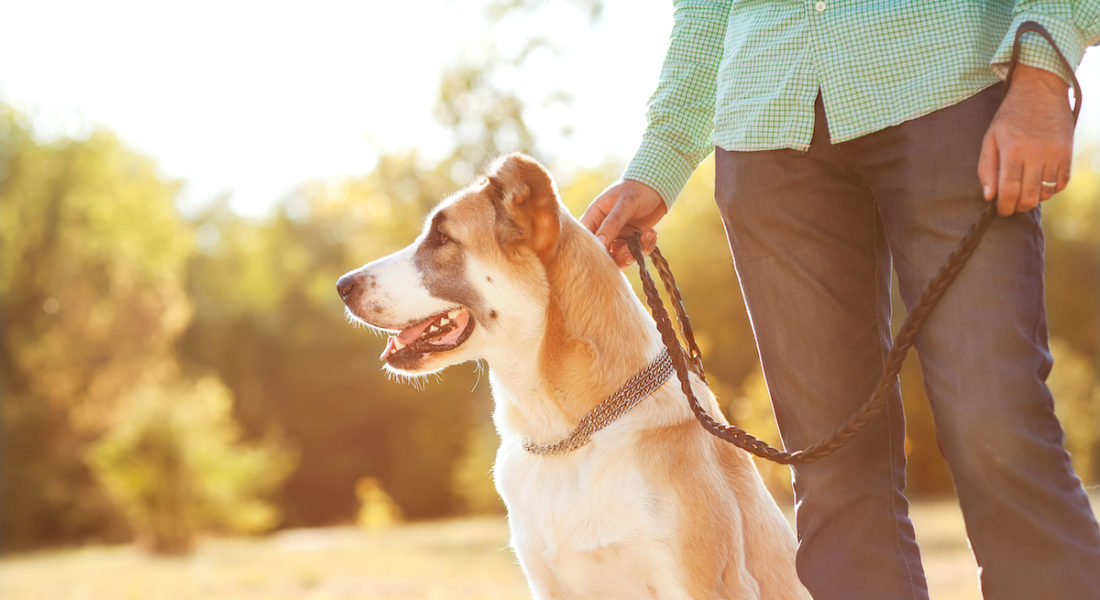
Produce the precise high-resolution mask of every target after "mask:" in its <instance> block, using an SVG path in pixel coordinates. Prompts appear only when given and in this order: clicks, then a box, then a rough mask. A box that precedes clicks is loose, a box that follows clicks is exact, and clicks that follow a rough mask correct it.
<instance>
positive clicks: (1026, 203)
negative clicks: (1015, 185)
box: [1016, 157, 1043, 212]
mask: <svg viewBox="0 0 1100 600" xmlns="http://www.w3.org/2000/svg"><path fill="white" fill-rule="evenodd" d="M1037 160H1042V157H1038V158H1036V157H1032V158H1031V159H1030V160H1027V161H1025V162H1024V165H1023V167H1024V169H1023V175H1022V176H1021V177H1020V199H1019V200H1017V201H1016V212H1027V211H1029V210H1031V209H1033V208H1035V207H1036V206H1039V197H1040V196H1041V195H1042V193H1043V192H1042V190H1043V185H1042V181H1043V164H1042V163H1041V162H1039V163H1037V162H1036V161H1037Z"/></svg>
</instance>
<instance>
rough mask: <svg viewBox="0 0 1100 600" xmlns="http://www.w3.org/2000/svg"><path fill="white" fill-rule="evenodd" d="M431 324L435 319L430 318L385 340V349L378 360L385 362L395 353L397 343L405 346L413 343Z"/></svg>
mask: <svg viewBox="0 0 1100 600" xmlns="http://www.w3.org/2000/svg"><path fill="white" fill-rule="evenodd" d="M433 322H435V317H430V318H427V319H424V320H423V321H421V322H419V323H417V324H416V325H413V326H411V327H408V328H406V329H402V330H401V333H398V334H397V335H391V336H390V337H389V338H388V339H387V340H386V349H385V350H383V351H382V355H381V356H379V357H378V359H379V360H386V357H387V356H389V355H391V354H393V353H394V352H397V342H401V343H402V344H403V345H405V346H408V345H409V344H411V343H413V342H415V341H416V338H418V337H420V334H422V333H424V330H425V329H427V328H428V327H430V326H431V324H432V323H433Z"/></svg>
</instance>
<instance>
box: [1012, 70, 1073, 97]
mask: <svg viewBox="0 0 1100 600" xmlns="http://www.w3.org/2000/svg"><path fill="white" fill-rule="evenodd" d="M1009 83H1010V85H1023V86H1041V87H1043V88H1046V89H1049V90H1051V91H1055V92H1059V93H1062V94H1064V93H1066V91H1067V90H1069V84H1068V83H1066V81H1065V80H1064V79H1062V77H1061V75H1058V74H1057V73H1054V72H1051V71H1048V70H1046V69H1041V68H1039V67H1032V66H1029V65H1025V64H1018V65H1016V68H1015V69H1014V70H1013V71H1012V81H1010V82H1009Z"/></svg>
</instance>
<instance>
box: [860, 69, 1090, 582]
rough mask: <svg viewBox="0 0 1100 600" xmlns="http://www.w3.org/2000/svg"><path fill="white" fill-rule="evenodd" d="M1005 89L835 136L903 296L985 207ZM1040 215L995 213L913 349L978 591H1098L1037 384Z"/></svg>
mask: <svg viewBox="0 0 1100 600" xmlns="http://www.w3.org/2000/svg"><path fill="white" fill-rule="evenodd" d="M1001 94H1002V90H1001V89H1000V87H999V86H998V87H997V88H993V89H990V90H987V91H985V92H983V93H982V94H979V95H978V96H976V97H974V98H971V99H969V100H967V101H964V102H963V103H960V104H958V105H956V106H953V107H951V108H947V109H944V110H941V111H938V112H936V113H933V114H931V115H928V116H926V117H922V118H920V119H917V120H914V121H911V122H909V123H905V124H903V125H901V126H898V127H894V128H890V129H887V130H884V131H882V132H879V133H876V134H872V135H869V136H866V137H864V138H861V139H859V140H856V141H853V142H849V143H845V144H840V145H839V146H838V150H840V151H841V152H842V154H843V155H844V156H845V158H846V159H847V160H848V161H850V164H852V165H853V168H855V169H856V170H857V171H859V172H860V174H861V176H862V178H863V179H864V181H865V182H866V183H867V185H868V186H869V187H870V188H871V190H872V193H873V194H874V196H875V198H876V199H877V200H878V204H879V206H880V211H881V214H882V218H883V222H884V224H885V230H886V235H887V238H888V240H889V244H890V249H891V253H892V254H893V258H894V262H895V265H896V269H897V272H898V278H899V282H900V286H901V292H902V297H903V299H904V300H905V302H906V303H907V304H908V305H910V306H912V304H913V303H914V302H915V301H916V298H917V297H918V295H919V294H920V292H921V291H922V290H923V289H924V286H925V285H926V284H927V282H928V280H929V279H930V278H931V277H932V275H933V274H934V273H935V271H936V269H938V268H939V266H940V265H941V264H942V263H943V262H944V260H945V259H946V257H947V255H948V254H949V253H950V252H951V250H952V249H953V248H954V246H955V244H956V243H957V241H958V239H959V238H960V237H962V235H963V234H964V233H965V232H966V230H967V229H968V228H969V226H970V225H971V224H972V223H973V222H974V221H975V220H977V218H978V215H979V214H980V213H981V211H982V210H984V209H985V206H986V205H985V202H983V200H982V196H981V189H980V185H979V182H978V179H977V176H976V174H975V165H976V162H977V156H978V152H979V151H980V147H981V139H982V136H983V135H984V133H985V130H986V127H987V126H988V123H989V121H990V119H991V118H992V116H993V113H994V112H995V110H996V107H997V105H998V103H999V100H1000V96H1001ZM1053 201H1054V202H1057V199H1055V200H1053ZM1039 220H1040V217H1039V211H1038V210H1035V211H1032V212H1029V213H1026V214H1018V215H1015V216H1012V217H1010V218H1002V219H998V220H997V221H996V222H995V223H994V224H993V226H992V228H991V229H990V230H989V232H988V233H987V234H986V236H985V238H984V239H983V240H982V242H981V244H980V246H979V247H978V249H977V251H976V252H975V254H974V255H973V257H972V258H971V260H970V263H969V264H967V266H966V268H965V269H964V270H963V271H962V273H961V274H960V275H959V277H958V279H957V280H956V281H955V282H954V283H953V284H952V286H951V288H950V289H949V290H948V292H947V293H946V294H945V295H944V297H943V299H942V300H941V301H940V304H939V305H938V306H937V307H936V309H935V312H934V313H933V315H932V317H931V318H930V319H929V321H928V322H927V324H926V325H925V328H924V330H923V331H922V332H921V334H920V335H919V336H918V338H917V342H916V348H917V352H918V353H919V355H920V359H921V367H922V371H923V373H924V377H925V387H926V389H927V390H928V394H929V398H930V400H931V402H932V409H933V415H934V418H935V422H936V429H937V435H938V438H939V441H940V446H941V448H942V451H943V454H944V457H945V458H946V460H947V462H948V465H949V467H950V469H951V473H952V476H953V479H954V482H955V487H956V489H957V491H958V494H959V500H960V504H961V506H962V509H963V516H964V519H965V521H966V526H967V533H968V535H969V537H970V541H971V547H972V548H973V550H974V554H975V558H976V559H977V562H978V565H979V567H980V569H981V582H982V590H983V593H984V594H985V596H986V597H987V598H997V599H1002V598H1020V599H1039V598H1055V597H1057V598H1097V597H1100V532H1098V529H1097V524H1096V520H1095V518H1094V516H1093V513H1092V509H1091V507H1090V505H1089V500H1088V497H1087V495H1086V494H1085V492H1084V490H1083V488H1082V486H1081V482H1080V480H1079V479H1078V478H1077V477H1076V475H1075V474H1074V472H1073V469H1072V466H1071V464H1070V457H1069V455H1068V454H1067V453H1066V451H1065V450H1064V448H1063V433H1062V429H1061V426H1060V425H1059V423H1058V420H1057V418H1056V417H1055V414H1054V404H1053V400H1052V398H1051V395H1050V391H1049V390H1048V389H1047V386H1046V384H1045V380H1046V377H1047V374H1048V373H1049V371H1050V369H1051V364H1052V360H1051V356H1050V351H1049V347H1048V344H1047V328H1046V316H1045V310H1044V301H1043V233H1042V230H1041V228H1040V223H1039Z"/></svg>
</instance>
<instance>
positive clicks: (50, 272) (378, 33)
mask: <svg viewBox="0 0 1100 600" xmlns="http://www.w3.org/2000/svg"><path fill="white" fill-rule="evenodd" d="M671 23H672V18H671V3H668V2H638V1H630V0H571V1H560V2H548V1H545V0H542V1H540V0H496V1H491V0H481V1H474V0H468V1H449V2H445V1H441V0H424V1H420V2H389V3H381V2H311V3H308V4H307V3H277V2H267V3H259V2H255V3H252V2H189V3H172V4H168V3H159V2H138V1H132V2H95V3H89V2H54V1H39V2H21V3H14V2H10V1H9V2H0V247H2V248H3V253H2V255H0V260H2V263H0V294H2V306H0V308H2V311H0V326H2V328H0V336H2V337H0V369H2V371H0V375H2V378H0V393H2V398H0V401H2V405H0V436H2V438H0V442H2V451H3V453H2V455H0V461H2V462H0V467H2V471H0V477H2V479H0V485H2V487H0V493H2V504H0V549H2V551H3V554H2V555H0V597H3V598H5V599H7V598H112V599H113V598H161V597H164V598H168V597H171V598H210V597H226V598H238V597H244V598H284V597H285V598H303V597H309V598H410V599H412V598H522V597H526V586H525V584H524V582H523V579H522V575H521V574H520V572H519V569H518V566H517V565H516V564H515V560H514V558H513V556H512V555H511V553H510V551H509V550H508V549H507V548H506V543H507V541H506V539H507V538H506V531H505V526H504V521H503V517H502V508H501V506H500V504H499V501H498V500H497V498H496V494H495V492H494V490H493V488H492V484H491V481H490V475H489V468H490V465H491V462H492V454H493V452H494V450H495V443H496V438H495V433H494V432H493V430H492V428H491V424H490V423H489V419H488V415H489V411H490V410H491V398H490V396H489V390H488V384H487V382H486V381H485V378H484V377H483V376H481V374H480V373H478V372H477V370H476V369H475V368H474V367H473V366H472V365H464V366H460V367H455V368H452V369H450V370H449V371H447V372H446V373H445V374H444V376H443V377H441V378H439V379H429V380H427V381H425V382H424V385H423V386H422V387H423V389H415V388H413V387H410V386H407V385H402V384H400V383H398V382H395V381H389V380H387V379H386V377H385V376H384V374H383V373H381V372H380V370H379V363H378V361H377V358H376V357H377V355H378V353H379V352H380V351H381V348H382V345H383V342H382V340H381V339H379V338H376V337H373V336H371V335H369V334H366V333H364V332H363V331H361V330H356V329H353V328H351V327H349V326H348V325H347V324H346V323H345V321H344V318H343V311H342V304H341V303H340V301H339V299H338V298H337V296H336V294H335V290H334V284H335V280H336V278H337V277H338V276H339V275H340V274H341V273H343V272H344V271H346V270H348V269H350V268H353V267H355V266H358V265H359V264H362V263H363V262H366V261H367V260H369V259H372V258H375V257H377V256H380V255H383V254H385V253H388V252H390V251H392V250H394V249H396V248H398V247H401V246H403V245H404V244H406V243H407V242H408V241H409V239H411V237H412V236H413V235H414V234H415V232H416V231H417V230H418V229H419V227H420V223H421V219H422V218H423V215H424V214H425V213H426V211H427V210H428V209H429V208H430V207H431V206H432V205H433V204H434V203H435V202H436V201H438V200H439V199H440V198H442V197H444V196H445V195H446V194H448V193H449V192H451V191H453V190H454V189H457V188H458V187H461V186H463V185H465V184H466V183H468V182H469V181H470V179H471V178H472V177H474V175H475V174H476V173H477V171H478V169H480V168H482V167H483V166H484V165H485V164H486V162H487V161H488V160H489V159H490V158H491V157H493V156H496V155H498V154H500V153H503V152H508V151H513V150H522V151H525V152H528V153H531V154H533V155H534V156H536V157H537V158H539V159H540V160H542V161H543V162H545V163H546V164H548V165H549V166H550V167H551V170H552V171H553V172H554V174H555V176H556V177H557V178H558V180H559V184H560V186H561V188H562V192H563V195H564V197H565V200H566V203H567V204H568V205H569V206H570V208H571V209H572V210H573V212H574V214H578V215H579V214H580V211H581V210H583V207H584V206H585V205H586V204H587V203H588V202H589V201H590V200H591V199H592V198H593V197H594V196H595V195H596V194H597V193H598V192H599V191H600V189H602V188H603V187H604V186H606V185H607V184H608V183H610V182H611V181H613V180H614V179H615V178H616V177H617V176H618V174H619V172H620V171H621V169H622V166H623V164H624V163H625V162H626V160H628V159H629V157H630V154H631V153H632V152H633V150H634V148H635V147H636V145H637V143H638V140H639V137H640V134H641V131H642V128H643V126H644V111H645V101H646V98H647V97H648V95H649V93H650V91H651V90H652V86H653V85H654V83H655V81H656V77H657V73H658V71H659V68H660V63H661V59H662V57H663V55H664V51H665V44H666V40H667V37H668V32H669V29H670V27H671ZM1078 75H1079V77H1080V79H1081V81H1082V84H1083V85H1084V87H1085V92H1084V94H1085V99H1086V101H1085V109H1084V111H1083V113H1082V118H1081V123H1080V125H1079V127H1078V133H1077V143H1076V152H1075V162H1074V179H1073V181H1072V183H1071V186H1070V188H1068V189H1067V190H1066V191H1065V192H1064V193H1062V194H1061V195H1059V196H1058V197H1057V198H1056V199H1054V200H1053V201H1052V202H1050V203H1049V204H1048V205H1046V207H1045V208H1044V210H1045V213H1044V218H1045V220H1046V230H1047V256H1048V266H1049V271H1048V277H1047V293H1048V311H1049V313H1050V320H1051V336H1052V343H1053V347H1054V351H1055V355H1056V366H1055V370H1054V373H1053V375H1052V378H1051V386H1052V387H1053V388H1054V390H1055V392H1056V395H1057V399H1058V411H1059V413H1060V414H1061V415H1062V417H1063V420H1064V423H1065V426H1066V429H1067V445H1068V447H1069V448H1070V450H1071V451H1072V452H1073V455H1074V461H1075V465H1076V468H1077V470H1078V472H1079V473H1080V474H1081V476H1082V477H1083V478H1084V479H1085V480H1086V483H1087V484H1089V485H1090V486H1094V485H1096V484H1097V483H1100V434H1098V432H1100V51H1098V50H1096V49H1092V50H1090V51H1089V52H1088V53H1087V54H1086V57H1085V60H1084V61H1083V63H1082V65H1081V67H1080V70H1079V72H1078ZM712 174H713V166H712V164H711V163H710V162H709V161H708V162H707V163H705V164H704V165H703V167H701V168H700V171H699V173H697V175H696V177H695V178H694V179H693V180H692V181H691V182H690V183H689V185H688V188H687V189H686V190H685V192H684V195H683V196H682V197H681V200H680V201H679V203H678V204H677V206H676V209H675V211H674V212H673V213H672V215H670V217H669V218H668V219H666V220H665V222H664V223H662V225H661V228H660V233H661V238H660V243H661V246H662V248H663V251H664V253H665V254H666V255H668V256H669V257H670V260H671V261H672V264H673V267H674V268H675V269H676V270H677V279H678V280H679V281H680V283H681V286H682V287H683V289H684V294H685V297H686V300H687V302H688V307H689V310H690V311H691V314H692V317H693V320H694V321H696V322H697V325H696V329H697V330H698V331H700V332H703V333H702V334H701V335H700V343H701V346H702V350H703V352H704V355H705V356H706V358H707V368H708V372H710V374H711V379H712V381H713V382H714V387H715V389H716V391H717V393H718V395H719V397H720V399H721V401H722V403H723V406H724V407H725V408H726V411H727V414H728V415H729V416H730V417H731V419H733V420H735V421H736V422H738V423H739V424H742V425H744V426H746V427H747V428H748V429H750V430H754V431H760V432H763V433H765V434H766V436H768V437H770V439H771V440H773V441H775V440H777V435H776V434H775V430H774V425H773V424H772V420H771V413H770V409H769V408H768V402H767V393H766V390H765V388H764V385H763V381H762V378H761V376H760V374H759V370H758V367H757V364H756V355H755V351H754V348H753V343H752V337H751V333H750V331H749V328H748V323H747V320H746V319H745V316H744V313H743V309H742V308H741V304H740V296H739V294H738V291H737V287H736V285H737V283H736V278H735V277H734V275H733V271H732V267H731V264H730V259H729V256H728V253H727V249H726V246H725V238H724V234H723V232H722V229H721V224H720V222H719V219H718V217H717V213H716V211H715V210H714V208H713V206H712V194H713V189H712V182H711V178H712ZM896 312H898V313H903V310H901V307H900V305H899V306H898V310H897V311H896ZM899 318H900V316H899ZM903 387H904V391H905V394H906V411H907V414H908V417H909V440H908V450H909V458H910V470H909V486H910V491H911V494H912V496H913V497H914V498H916V499H918V502H917V503H916V505H915V518H916V520H917V527H918V536H920V537H921V541H922V542H923V543H924V547H925V554H926V555H925V562H926V566H927V568H928V571H929V576H930V580H931V584H932V586H933V595H934V596H935V597H937V598H950V599H962V598H977V597H978V595H977V591H976V590H977V588H976V580H975V575H974V564H973V561H972V560H971V559H970V558H969V554H968V552H967V550H966V546H965V538H964V534H963V532H962V529H961V521H960V520H959V517H958V513H957V509H955V508H954V505H953V500H952V499H951V493H952V492H951V482H950V478H949V476H948V474H947V472H946V470H945V467H944V465H943V463H942V461H941V460H940V458H939V455H938V451H937V448H936V442H935V436H934V432H933V430H932V425H931V420H930V415H929V413H928V410H927V401H926V399H925V398H924V395H923V389H922V387H921V382H920V373H919V368H918V367H917V365H916V361H911V362H910V363H909V364H908V365H907V366H906V370H905V372H904V374H903ZM761 468H762V470H763V472H764V473H765V476H766V478H767V480H768V482H769V485H770V486H771V488H772V490H773V492H774V493H775V495H776V496H777V498H778V499H779V500H780V502H781V503H789V496H790V491H789V487H788V486H789V483H788V480H787V474H786V471H785V469H783V468H776V467H772V466H768V465H761ZM1092 489H1093V490H1094V491H1095V488H1092ZM164 556H169V557H173V558H170V559H166V558H153V557H164Z"/></svg>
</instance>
